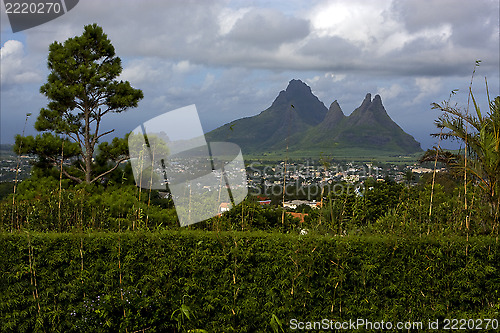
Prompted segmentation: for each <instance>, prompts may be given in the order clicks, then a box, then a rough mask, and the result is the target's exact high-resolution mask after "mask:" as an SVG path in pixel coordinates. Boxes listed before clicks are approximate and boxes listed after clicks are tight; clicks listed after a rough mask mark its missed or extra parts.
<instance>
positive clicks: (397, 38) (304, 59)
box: [0, 0, 500, 149]
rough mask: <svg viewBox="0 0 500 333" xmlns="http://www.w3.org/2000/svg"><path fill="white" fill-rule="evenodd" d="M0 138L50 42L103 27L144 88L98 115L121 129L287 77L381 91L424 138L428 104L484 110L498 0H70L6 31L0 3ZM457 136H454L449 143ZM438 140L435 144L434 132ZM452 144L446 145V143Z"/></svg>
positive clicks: (23, 106)
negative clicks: (128, 105) (114, 110)
mask: <svg viewBox="0 0 500 333" xmlns="http://www.w3.org/2000/svg"><path fill="white" fill-rule="evenodd" d="M1 7H2V9H1V16H0V19H1V22H0V25H1V36H0V42H1V68H0V69H1V86H0V120H1V126H0V129H1V132H0V142H1V143H12V142H13V141H14V135H16V134H20V133H22V131H23V128H24V124H25V118H26V113H32V116H31V117H30V118H29V119H28V122H27V124H26V130H25V134H26V135H33V134H36V133H37V132H36V131H35V129H34V123H35V120H36V117H37V115H38V112H39V110H40V109H41V108H43V107H45V106H46V105H47V103H48V100H47V98H46V97H45V96H43V95H41V94H40V93H39V89H40V86H41V85H42V84H44V83H45V82H46V79H47V75H48V69H47V65H46V63H47V56H48V48H49V45H50V44H51V43H53V42H54V41H59V42H61V43H62V42H64V41H65V40H66V39H67V38H70V37H74V36H77V35H81V34H82V33H83V27H84V26H85V25H87V24H92V23H97V24H98V25H100V26H101V27H103V29H104V32H105V33H106V34H107V35H108V37H109V39H110V40H111V42H112V43H113V45H114V47H115V50H116V53H117V55H118V56H119V57H120V58H121V59H122V64H123V72H122V74H121V75H120V77H119V79H121V80H128V81H129V82H130V83H131V85H132V86H133V87H135V88H139V89H141V90H142V91H143V92H144V99H143V100H142V101H141V102H140V103H139V106H138V107H137V108H134V109H129V110H127V111H126V112H124V113H121V114H114V115H111V116H109V117H108V118H107V119H106V120H104V121H103V124H102V125H101V126H102V128H103V129H106V130H108V129H112V128H114V129H115V132H114V133H113V134H110V135H108V136H107V137H103V138H102V139H103V140H109V141H111V140H112V138H113V136H123V135H124V134H125V133H127V132H129V131H131V130H132V129H134V128H135V127H136V126H138V125H139V124H140V123H142V122H144V121H147V120H148V119H150V118H152V117H155V116H157V115H160V114H163V113H165V112H168V111H171V110H174V109H177V108H181V107H185V106H188V105H191V104H195V105H196V107H197V110H198V113H199V115H200V119H201V123H202V126H203V129H204V131H205V132H208V131H210V130H212V129H214V128H217V127H218V126H221V125H223V124H225V123H228V122H230V121H232V120H235V119H239V118H242V117H248V116H253V115H256V114H258V113H260V112H261V111H263V110H265V109H266V108H268V107H269V106H270V105H271V104H272V102H273V100H274V99H275V98H276V96H277V95H278V93H279V92H280V91H281V90H284V89H286V87H287V84H288V82H289V81H290V80H292V79H300V80H302V81H304V82H306V83H307V84H308V85H309V86H310V87H311V89H312V92H313V93H314V94H315V95H316V96H318V98H319V99H320V100H321V101H322V102H323V103H324V104H325V106H326V107H329V106H330V104H331V103H332V102H333V101H334V100H337V101H338V102H339V104H340V106H341V108H342V110H343V111H344V113H345V114H347V115H348V114H350V113H351V112H352V111H353V110H354V109H355V108H357V107H358V106H359V105H360V104H361V102H362V101H363V99H364V97H365V95H366V94H367V93H371V94H372V96H373V95H374V94H380V96H381V98H382V102H383V104H384V106H385V108H386V110H387V113H388V114H389V115H390V116H391V118H392V119H393V120H394V121H395V122H396V123H397V124H398V125H399V126H401V127H402V128H403V129H404V130H405V131H406V132H407V133H409V134H411V135H413V136H414V137H415V139H416V140H417V141H419V142H420V143H421V145H422V148H423V149H427V148H430V147H432V146H433V145H436V143H437V140H436V138H433V137H431V136H430V134H431V133H436V132H437V130H436V127H435V124H434V121H435V120H436V119H437V117H439V115H440V112H439V111H438V110H433V109H431V106H430V104H431V103H432V102H438V103H439V102H443V101H445V100H448V98H449V97H450V93H451V91H452V90H454V89H458V92H457V93H456V94H455V95H453V96H452V97H451V102H452V103H457V106H458V107H461V108H463V109H464V110H465V108H467V104H468V103H467V102H468V90H469V85H470V83H471V75H472V72H473V70H474V65H475V62H476V60H481V63H480V66H479V67H477V68H476V71H475V74H474V80H473V84H472V90H473V93H474V96H475V97H476V99H477V100H478V102H479V104H480V106H481V107H482V109H483V110H486V109H487V95H486V89H485V78H487V82H488V87H489V92H490V96H491V97H495V96H497V95H500V77H499V76H500V44H499V37H500V32H499V16H500V8H499V1H498V0H477V1H471V0H433V1H431V0H370V1H367V0H287V1H282V0H277V1H264V0H258V1H251V0H234V1H230V0H214V1H203V0H198V1H193V0H166V1H160V0H143V1H135V0H120V1H118V0H80V2H79V3H78V5H77V6H76V7H74V8H73V9H72V10H71V11H69V12H67V13H66V14H65V15H63V16H61V17H59V18H57V19H55V20H53V21H50V22H47V23H45V24H42V25H40V26H37V27H34V28H31V29H28V30H24V31H21V32H17V33H13V32H12V29H11V27H10V24H9V20H8V17H7V15H6V14H5V7H4V5H3V3H2V5H1ZM455 145H456V144H455ZM445 146H446V144H445ZM448 146H449V147H450V148H454V145H453V144H451V143H449V144H448Z"/></svg>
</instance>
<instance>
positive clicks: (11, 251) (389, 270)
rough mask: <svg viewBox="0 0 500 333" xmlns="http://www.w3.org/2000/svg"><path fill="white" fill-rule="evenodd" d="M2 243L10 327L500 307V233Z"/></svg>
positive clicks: (251, 325) (431, 313) (85, 327)
mask: <svg viewBox="0 0 500 333" xmlns="http://www.w3.org/2000/svg"><path fill="white" fill-rule="evenodd" d="M0 246H1V248H2V252H3V255H2V256H1V257H0V271H1V272H2V276H1V281H2V283H0V295H1V297H0V316H1V318H2V323H1V325H0V326H1V331H2V332H12V331H15V332H34V331H39V332H43V331H46V332H49V331H50V332H118V331H120V332H126V331H128V332H134V331H137V332H141V331H142V330H146V331H147V332H166V331H170V332H180V331H182V332H196V330H201V329H204V330H206V331H209V332H256V331H259V332H265V331H267V332H272V331H273V330H274V329H280V325H281V328H283V329H286V328H287V327H288V323H289V322H290V320H292V319H297V320H300V321H305V320H321V319H323V318H327V319H330V320H333V321H344V320H349V319H355V318H365V319H367V320H372V321H380V320H384V321H395V320H396V319H397V320H399V321H405V322H406V321H422V322H424V323H425V324H426V323H427V321H428V320H429V319H431V320H436V319H440V320H443V319H444V318H498V317H499V314H500V290H499V288H498V286H499V285H500V278H499V275H498V271H499V269H500V243H499V242H498V240H497V239H495V238H492V237H485V236H481V237H471V238H469V239H468V240H466V239H465V238H463V237H458V238H457V237H452V238H450V237H446V238H440V237H423V238H404V237H386V236H383V237H382V236H364V237H355V236H352V237H325V236H319V235H317V236H312V235H306V236H299V235H285V234H278V233H263V232H207V231H193V230H179V231H162V232H155V233H150V232H142V231H139V232H122V233H96V232H93V233H3V234H1V235H0ZM272 323H274V325H272ZM273 327H274V328H273ZM198 332H201V331H198Z"/></svg>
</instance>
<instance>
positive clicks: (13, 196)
mask: <svg viewBox="0 0 500 333" xmlns="http://www.w3.org/2000/svg"><path fill="white" fill-rule="evenodd" d="M30 116H31V113H26V119H25V120H24V127H23V135H22V136H23V138H24V132H25V131H26V124H27V123H28V118H29V117H30ZM22 145H23V143H22V140H21V142H20V143H19V149H18V151H17V165H16V177H15V179H14V193H13V195H12V226H11V230H10V231H11V232H12V231H14V212H15V210H16V208H15V207H16V206H15V204H16V189H17V181H18V177H19V165H20V164H21V147H22ZM17 227H18V229H19V224H18V226H17Z"/></svg>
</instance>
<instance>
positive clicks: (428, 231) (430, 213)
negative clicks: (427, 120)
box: [427, 127, 443, 235]
mask: <svg viewBox="0 0 500 333" xmlns="http://www.w3.org/2000/svg"><path fill="white" fill-rule="evenodd" d="M442 136H443V128H442V127H441V131H440V132H439V140H438V144H437V147H436V157H435V158H434V171H433V172H432V185H431V199H430V203H429V223H428V225H427V235H429V233H430V231H431V216H432V199H433V197H434V183H435V182H436V168H437V161H438V156H439V149H440V145H441V138H442Z"/></svg>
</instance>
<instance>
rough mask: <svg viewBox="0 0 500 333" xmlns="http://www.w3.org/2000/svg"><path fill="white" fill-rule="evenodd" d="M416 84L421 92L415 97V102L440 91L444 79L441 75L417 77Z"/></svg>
mask: <svg viewBox="0 0 500 333" xmlns="http://www.w3.org/2000/svg"><path fill="white" fill-rule="evenodd" d="M415 85H416V86H417V88H418V91H419V94H418V95H417V96H416V97H415V99H414V100H413V103H417V102H420V101H421V100H422V99H423V98H424V97H427V96H430V95H433V94H435V93H436V92H438V91H440V89H441V87H442V79H441V78H440V77H416V78H415Z"/></svg>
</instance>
